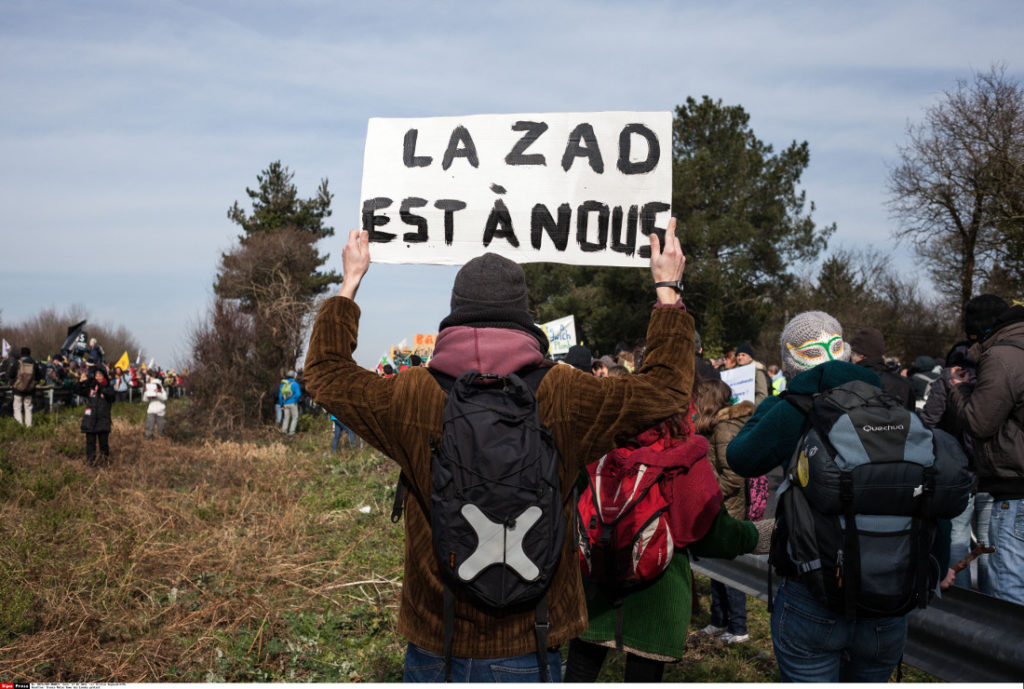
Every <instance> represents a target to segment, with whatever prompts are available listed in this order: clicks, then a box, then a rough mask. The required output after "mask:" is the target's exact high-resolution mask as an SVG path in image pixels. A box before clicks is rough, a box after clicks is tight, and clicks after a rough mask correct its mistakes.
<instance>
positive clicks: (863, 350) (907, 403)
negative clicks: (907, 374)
mask: <svg viewBox="0 0 1024 689" xmlns="http://www.w3.org/2000/svg"><path fill="white" fill-rule="evenodd" d="M850 351H851V356H850V361H852V362H853V363H855V364H857V365H858V366H863V367H864V368H866V369H869V370H871V371H874V372H875V373H877V374H878V377H879V378H881V379H882V389H883V390H885V391H886V392H887V393H889V394H890V395H892V396H893V397H895V398H896V399H898V400H899V401H900V404H902V405H903V406H904V407H905V408H907V409H909V410H910V411H914V406H915V405H916V404H917V398H916V397H915V396H914V388H913V387H912V386H911V384H910V381H909V380H907V379H906V378H904V377H903V376H898V375H896V374H895V373H892V372H891V371H889V368H888V367H887V366H886V364H885V359H884V358H883V356H882V355H883V354H885V338H884V337H883V336H882V332H881V331H880V330H879V329H878V328H862V329H861V330H860V332H858V333H857V334H856V335H854V336H853V339H851V340H850Z"/></svg>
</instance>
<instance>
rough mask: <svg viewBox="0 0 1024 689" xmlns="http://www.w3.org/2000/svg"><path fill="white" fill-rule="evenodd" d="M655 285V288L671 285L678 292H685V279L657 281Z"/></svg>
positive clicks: (680, 293)
mask: <svg viewBox="0 0 1024 689" xmlns="http://www.w3.org/2000/svg"><path fill="white" fill-rule="evenodd" d="M654 287H655V288H658V287H671V288H672V289H674V290H675V291H676V293H677V294H679V295H682V293H683V281H682V280H672V281H666V282H655V283H654Z"/></svg>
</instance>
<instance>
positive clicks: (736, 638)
mask: <svg viewBox="0 0 1024 689" xmlns="http://www.w3.org/2000/svg"><path fill="white" fill-rule="evenodd" d="M718 640H719V641H723V642H725V644H726V645H727V646H732V645H733V644H743V643H746V642H748V641H750V634H733V633H732V632H726V633H725V634H722V635H721V636H720V637H718Z"/></svg>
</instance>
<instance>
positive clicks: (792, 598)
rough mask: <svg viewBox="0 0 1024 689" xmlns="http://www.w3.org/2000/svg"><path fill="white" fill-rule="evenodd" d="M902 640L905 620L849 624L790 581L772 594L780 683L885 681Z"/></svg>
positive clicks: (904, 618)
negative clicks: (773, 597) (774, 594)
mask: <svg viewBox="0 0 1024 689" xmlns="http://www.w3.org/2000/svg"><path fill="white" fill-rule="evenodd" d="M906 642H907V618H906V617H882V618H879V619H875V620H861V621H859V622H855V621H853V620H848V619H846V618H845V617H843V616H842V615H840V614H839V613H836V612H832V611H831V610H829V609H828V608H826V607H824V606H822V605H821V604H820V603H818V601H817V600H815V599H814V596H812V595H811V593H810V591H808V590H807V589H806V588H805V587H804V586H803V585H802V584H798V583H796V582H794V581H790V580H788V579H787V580H784V581H783V582H782V585H781V586H780V587H779V592H778V594H776V597H775V609H774V611H773V612H772V645H773V646H774V647H775V661H776V663H777V664H778V666H779V675H780V676H781V679H782V681H783V682H887V681H888V680H889V676H890V675H892V671H893V669H894V668H895V667H896V665H897V664H898V663H899V661H900V658H901V657H902V656H903V646H904V645H905V644H906Z"/></svg>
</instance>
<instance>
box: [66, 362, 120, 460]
mask: <svg viewBox="0 0 1024 689" xmlns="http://www.w3.org/2000/svg"><path fill="white" fill-rule="evenodd" d="M75 394H77V395H79V396H80V397H85V398H86V404H85V413H84V414H83V415H82V426H81V428H82V433H85V462H86V464H88V465H89V466H97V461H96V445H97V444H99V448H100V454H101V455H103V458H102V462H103V463H104V464H106V463H107V462H108V461H109V460H110V444H109V439H110V426H111V421H110V406H111V405H112V404H113V403H114V395H115V393H114V388H112V387H111V386H110V381H109V380H107V371H106V369H104V368H103V367H102V366H97V367H96V369H95V370H94V371H93V373H92V375H91V376H89V375H87V374H85V373H83V374H82V376H81V378H79V380H78V386H77V388H76V390H75Z"/></svg>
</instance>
